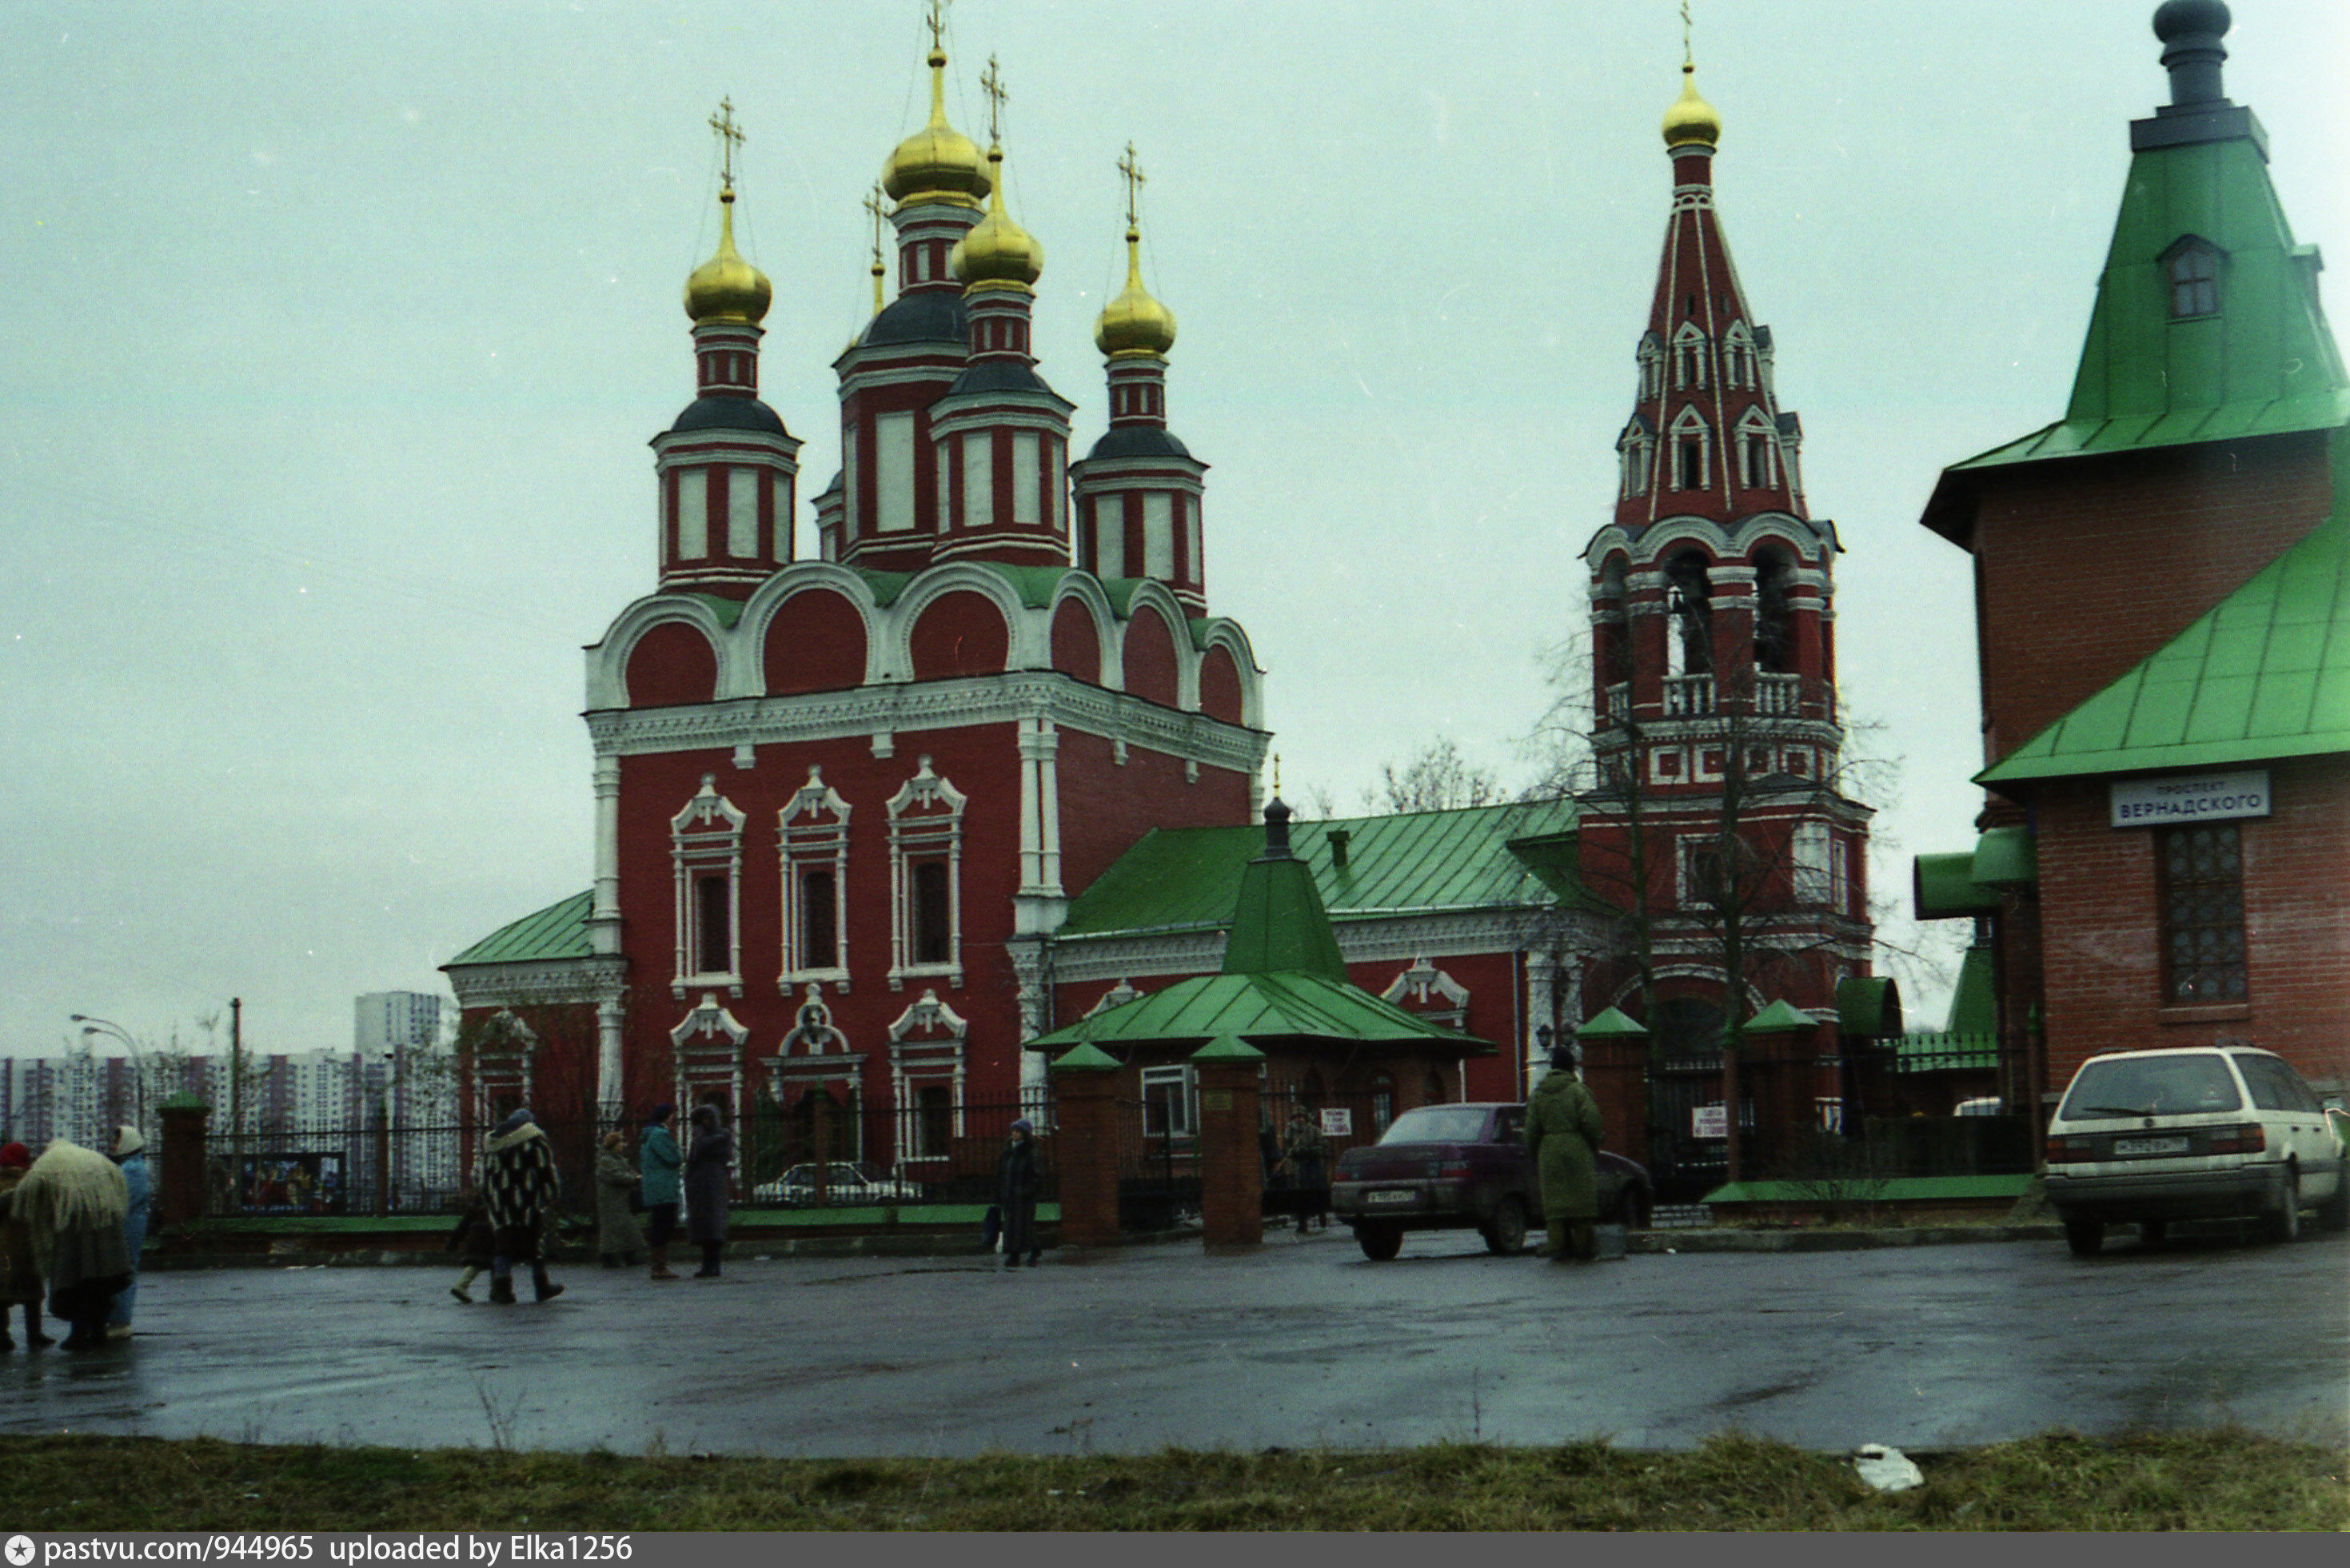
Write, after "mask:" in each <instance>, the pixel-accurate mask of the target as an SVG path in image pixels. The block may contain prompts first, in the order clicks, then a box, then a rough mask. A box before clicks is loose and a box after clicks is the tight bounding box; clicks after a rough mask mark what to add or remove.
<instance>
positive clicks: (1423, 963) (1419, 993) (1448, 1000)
mask: <svg viewBox="0 0 2350 1568" xmlns="http://www.w3.org/2000/svg"><path fill="white" fill-rule="evenodd" d="M1379 1000H1380V1001H1382V1002H1387V1003H1388V1004H1389V1005H1391V1006H1395V1007H1408V1008H1409V1010H1410V1011H1411V1012H1416V1013H1419V1015H1421V1016H1422V1017H1425V1018H1427V1019H1429V1020H1430V1021H1431V1022H1434V1023H1444V1024H1449V1025H1451V1027H1453V1028H1455V1029H1458V1028H1460V1027H1461V1021H1462V1020H1463V1019H1465V1018H1466V1017H1468V1015H1469V988H1468V987H1467V986H1465V985H1462V984H1461V982H1460V981H1457V980H1454V979H1453V978H1452V977H1451V975H1449V974H1447V973H1445V972H1444V971H1442V970H1440V969H1439V968H1437V967H1436V966H1435V965H1434V964H1432V963H1430V962H1429V961H1428V960H1427V959H1426V958H1415V959H1413V960H1412V961H1411V962H1410V963H1409V964H1407V965H1406V966H1405V967H1404V969H1403V971H1402V972H1401V973H1399V974H1398V975H1397V976H1396V977H1395V979H1394V980H1393V981H1389V982H1388V988H1387V990H1385V991H1383V992H1380V993H1379Z"/></svg>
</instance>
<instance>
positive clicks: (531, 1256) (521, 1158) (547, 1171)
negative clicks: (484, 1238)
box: [482, 1106, 563, 1306]
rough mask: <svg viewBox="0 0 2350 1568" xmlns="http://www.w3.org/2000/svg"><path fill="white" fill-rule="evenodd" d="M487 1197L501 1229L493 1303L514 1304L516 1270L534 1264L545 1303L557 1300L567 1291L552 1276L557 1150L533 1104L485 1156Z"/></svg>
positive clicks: (511, 1120) (510, 1120)
mask: <svg viewBox="0 0 2350 1568" xmlns="http://www.w3.org/2000/svg"><path fill="white" fill-rule="evenodd" d="M482 1194H483V1196H484V1198H486V1199H488V1200H489V1206H490V1224H491V1226H492V1227H493V1228H494V1229H495V1231H497V1237H498V1240H497V1248H498V1250H497V1254H496V1256H494V1258H492V1259H491V1260H490V1300H492V1301H494V1302H496V1303H499V1304H500V1305H502V1306H512V1305H513V1304H514V1299H515V1289H514V1266H515V1264H516V1263H518V1262H522V1263H528V1264H529V1265H530V1278H531V1283H532V1285H533V1286H534V1287H536V1291H537V1298H536V1299H538V1300H540V1301H543V1302H545V1301H553V1300H554V1299H555V1298H556V1296H559V1295H561V1294H562V1293H563V1287H562V1286H561V1285H558V1284H556V1283H555V1282H552V1281H551V1280H549V1279H548V1278H547V1277H546V1241H547V1237H546V1231H547V1230H548V1229H549V1228H550V1227H551V1226H552V1225H553V1223H554V1210H555V1196H556V1179H555V1151H554V1149H552V1148H551V1147H548V1146H547V1142H546V1134H545V1133H543V1132H541V1131H540V1130H539V1128H538V1124H537V1123H536V1121H534V1120H533V1119H532V1118H531V1114H530V1110H529V1108H528V1107H527V1106H525V1107H523V1108H522V1109H519V1110H516V1111H515V1113H514V1114H513V1115H511V1116H508V1117H506V1119H505V1120H504V1121H502V1122H500V1123H499V1124H498V1127H497V1131H496V1132H494V1134H492V1135H491V1137H490V1147H489V1149H488V1152H487V1153H486V1154H484V1156H483V1158H482Z"/></svg>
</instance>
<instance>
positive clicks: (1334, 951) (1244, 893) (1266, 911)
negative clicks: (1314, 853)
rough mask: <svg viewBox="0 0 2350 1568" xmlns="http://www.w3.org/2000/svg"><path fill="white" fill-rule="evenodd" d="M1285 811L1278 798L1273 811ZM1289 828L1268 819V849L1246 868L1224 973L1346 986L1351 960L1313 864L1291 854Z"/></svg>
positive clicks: (1228, 939)
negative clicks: (1316, 979)
mask: <svg viewBox="0 0 2350 1568" xmlns="http://www.w3.org/2000/svg"><path fill="white" fill-rule="evenodd" d="M1282 809H1284V808H1283V807H1281V805H1280V803H1278V802H1275V803H1274V810H1275V811H1276V812H1278V811H1280V810H1282ZM1287 829H1288V824H1287V823H1286V822H1283V821H1279V820H1276V821H1275V822H1271V823H1268V824H1267V825H1266V832H1265V836H1266V839H1267V845H1266V848H1265V852H1264V853H1263V854H1262V855H1259V856H1257V857H1254V858H1253V859H1252V860H1250V861H1249V863H1248V864H1247V865H1246V866H1244V867H1242V868H1241V890H1240V895H1239V897H1238V898H1235V899H1234V900H1233V907H1232V932H1231V934H1230V935H1229V936H1227V937H1226V938H1225V940H1224V972H1225V973H1226V974H1284V973H1298V974H1313V975H1319V976H1321V977H1322V978H1323V979H1324V980H1328V981H1336V982H1338V983H1339V984H1341V985H1343V984H1345V983H1346V981H1347V961H1346V960H1345V959H1344V958H1341V957H1340V956H1339V954H1338V939H1337V937H1336V936H1335V935H1334V934H1332V932H1331V929H1330V917H1329V915H1328V914H1327V913H1326V912H1325V911H1324V910H1323V908H1322V897H1321V895H1320V894H1319V893H1318V892H1316V891H1315V887H1314V872H1313V868H1312V867H1308V866H1307V865H1306V864H1305V861H1303V860H1300V859H1298V858H1297V857H1295V855H1293V854H1292V853H1291V852H1290V848H1289V834H1288V831H1287Z"/></svg>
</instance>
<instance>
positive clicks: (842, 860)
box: [776, 766, 848, 990]
mask: <svg viewBox="0 0 2350 1568" xmlns="http://www.w3.org/2000/svg"><path fill="white" fill-rule="evenodd" d="M776 826H777V829H778V832H779V836H780V837H781V839H782V852H783V872H784V909H783V915H784V952H783V959H784V965H783V973H782V975H781V976H780V977H779V981H778V983H779V984H782V985H784V986H785V987H789V986H792V985H794V984H797V983H800V982H803V981H814V980H824V981H832V982H834V983H835V984H837V985H838V986H840V987H841V988H842V989H843V990H846V989H847V985H848V930H847V926H846V925H845V924H843V922H842V920H841V919H840V895H841V890H842V888H845V887H847V882H848V803H847V801H845V800H843V799H842V798H841V797H840V794H839V792H838V791H837V790H835V789H833V788H832V787H831V786H830V785H828V784H826V783H825V782H824V770H823V769H821V768H818V767H814V766H811V767H810V768H809V769H808V780H807V783H806V784H802V785H801V786H800V787H799V788H798V789H797V790H795V791H794V792H793V794H792V798H791V802H790V804H788V805H785V807H784V808H783V809H782V810H781V811H780V812H778V813H776Z"/></svg>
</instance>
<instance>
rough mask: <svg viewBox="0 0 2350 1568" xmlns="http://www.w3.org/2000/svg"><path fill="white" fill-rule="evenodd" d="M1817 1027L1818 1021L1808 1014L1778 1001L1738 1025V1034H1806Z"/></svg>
mask: <svg viewBox="0 0 2350 1568" xmlns="http://www.w3.org/2000/svg"><path fill="white" fill-rule="evenodd" d="M1819 1026H1820V1022H1819V1020H1818V1019H1816V1018H1814V1017H1812V1016H1810V1015H1809V1014H1808V1013H1803V1012H1796V1011H1795V1009H1794V1005H1793V1004H1791V1003H1789V1002H1785V1001H1779V1002H1773V1003H1772V1004H1771V1005H1770V1006H1768V1007H1766V1008H1764V1009H1763V1011H1762V1012H1758V1013H1756V1014H1755V1015H1754V1016H1753V1017H1752V1018H1750V1019H1748V1020H1747V1021H1746V1022H1745V1023H1742V1024H1740V1025H1739V1026H1738V1032H1739V1033H1742V1034H1786V1033H1798V1032H1806V1031H1810V1030H1814V1029H1817V1028H1818V1027H1819Z"/></svg>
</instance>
